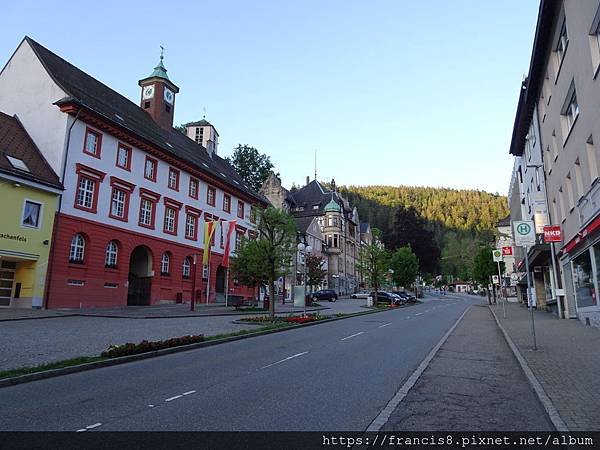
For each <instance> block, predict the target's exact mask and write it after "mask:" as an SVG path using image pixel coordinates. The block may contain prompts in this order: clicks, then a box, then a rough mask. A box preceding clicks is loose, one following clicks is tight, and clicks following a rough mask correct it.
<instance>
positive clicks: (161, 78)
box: [138, 47, 179, 130]
mask: <svg viewBox="0 0 600 450" xmlns="http://www.w3.org/2000/svg"><path fill="white" fill-rule="evenodd" d="M138 84H139V85H140V87H141V88H142V94H141V100H140V106H141V107H142V109H144V110H145V111H147V112H148V114H150V115H151V116H152V118H153V119H154V121H155V122H156V123H157V124H158V125H160V126H161V127H162V128H166V129H167V130H170V129H171V128H173V115H174V113H175V94H177V93H178V92H179V88H178V87H177V86H175V85H174V84H173V83H172V82H171V80H169V76H168V75H167V69H166V68H165V66H164V64H163V50H162V47H161V52H160V62H159V63H158V65H157V66H156V67H155V68H154V71H153V72H152V73H151V74H150V76H149V77H146V78H144V79H142V80H140V81H139V82H138Z"/></svg>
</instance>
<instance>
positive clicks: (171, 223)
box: [164, 206, 177, 232]
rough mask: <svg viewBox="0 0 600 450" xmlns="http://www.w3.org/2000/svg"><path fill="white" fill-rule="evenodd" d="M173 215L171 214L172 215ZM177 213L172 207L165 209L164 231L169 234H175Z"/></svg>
mask: <svg viewBox="0 0 600 450" xmlns="http://www.w3.org/2000/svg"><path fill="white" fill-rule="evenodd" d="M171 212H172V213H173V214H170V213H171ZM176 214H177V211H176V210H175V208H171V207H170V206H167V207H165V221H164V230H165V231H169V232H175V215H176Z"/></svg>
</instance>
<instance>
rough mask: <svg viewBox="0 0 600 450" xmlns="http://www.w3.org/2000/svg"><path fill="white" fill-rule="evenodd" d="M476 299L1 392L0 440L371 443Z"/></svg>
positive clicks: (429, 303) (441, 301) (441, 300)
mask: <svg viewBox="0 0 600 450" xmlns="http://www.w3.org/2000/svg"><path fill="white" fill-rule="evenodd" d="M481 302H482V300H480V299H479V298H475V297H473V298H465V297H458V296H457V297H454V296H452V295H448V296H443V297H430V298H428V299H426V301H425V302H424V303H423V304H419V305H415V306H412V307H409V308H401V309H397V310H391V311H387V312H382V313H379V314H372V315H366V316H360V317H355V318H350V319H345V320H340V321H336V322H332V323H328V324H323V325H317V326H312V327H307V328H302V329H297V330H292V331H287V332H283V333H276V334H271V335H266V336H260V337H256V338H251V339H245V340H241V341H236V342H231V343H228V344H222V345H217V346H213V347H207V348H203V349H198V350H193V351H187V352H182V353H177V354H173V355H167V356H163V357H159V358H153V359H149V360H144V361H138V362H133V363H129V364H124V365H119V366H114V367H107V368H102V369H96V370H92V371H87V372H81V373H76V374H71V375H66V376H62V377H57V378H51V379H46V380H40V381H36V382H32V383H27V384H21V385H17V386H11V387H7V388H3V389H0V405H2V412H3V414H2V420H1V421H0V430H60V431H75V430H88V431H90V430H102V431H107V430H129V431H132V430H155V431H162V430H165V431H166V430H198V431H206V430H238V431H239V430H257V431H263V430H264V431H267V430H268V431H284V430H314V431H318V430H339V431H345V430H348V431H363V430H365V429H366V428H367V426H368V425H369V424H370V423H371V421H372V420H373V419H374V418H375V417H376V416H377V415H378V414H379V412H380V411H381V410H382V409H383V408H384V407H385V405H386V404H387V403H388V401H389V400H390V399H391V398H392V397H393V396H394V394H395V393H396V391H397V390H398V388H399V386H400V385H401V384H402V383H403V382H404V380H405V379H406V378H408V377H409V376H410V374H411V373H412V372H413V370H414V369H415V368H416V367H417V366H418V365H419V363H420V362H421V361H422V360H423V359H424V358H425V356H426V355H427V354H428V353H429V351H430V350H431V348H433V346H434V345H435V344H436V343H437V342H438V341H439V340H440V338H441V337H442V336H443V335H444V334H445V333H446V331H447V330H448V329H449V328H450V327H451V326H452V325H453V324H454V322H455V321H456V320H457V318H458V317H459V316H460V315H461V314H462V313H463V311H464V310H465V309H466V308H467V307H468V306H469V305H471V304H473V303H481Z"/></svg>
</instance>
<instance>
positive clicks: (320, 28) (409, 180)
mask: <svg viewBox="0 0 600 450" xmlns="http://www.w3.org/2000/svg"><path fill="white" fill-rule="evenodd" d="M537 9H538V1H537V0H510V1H509V0H502V1H500V2H496V1H482V0H453V1H449V0H448V1H442V0H424V1H418V2H414V1H400V0H389V1H378V0H375V1H372V2H365V1H349V0H328V1H321V0H314V1H312V0H311V1H309V0H304V1H295V2H288V1H262V0H257V1H252V2H250V1H206V0H203V1H190V2H178V1H169V2H152V1H145V2H139V1H118V2H116V1H103V2H85V1H79V2H75V1H68V2H67V1H63V2H59V1H57V2H39V1H31V0H22V1H19V2H7V3H5V4H4V5H3V16H4V20H3V26H2V27H0V64H2V65H4V63H5V61H6V60H7V59H8V58H9V57H10V55H11V54H12V52H13V51H14V49H15V48H16V46H17V44H18V43H19V42H20V40H21V39H22V38H23V36H24V35H26V34H28V35H30V36H31V37H32V38H34V39H36V40H38V41H39V42H40V43H41V44H43V45H45V46H46V47H48V48H50V49H51V50H53V51H54V52H55V53H58V54H59V55H61V56H62V57H64V58H65V59H67V60H68V61H70V62H72V63H73V64H75V65H76V66H78V67H79V68H81V69H83V70H85V71H86V72H88V73H89V74H91V75H92V76H94V77H96V78H97V79H99V80H101V81H102V82H104V83H105V84H107V85H109V86H111V87H112V88H113V89H115V90H117V91H119V92H120V93H122V94H123V95H125V96H127V97H128V98H130V99H132V100H133V101H135V102H137V101H138V99H139V87H138V85H137V81H138V80H139V79H140V78H143V77H145V76H147V75H148V74H150V72H151V71H152V68H153V67H154V65H155V64H156V62H157V61H158V55H159V45H160V44H163V45H164V46H165V47H166V49H167V50H166V54H165V65H166V67H167V69H168V70H169V76H170V77H171V80H172V81H173V82H175V83H176V84H177V85H178V86H179V87H180V89H181V91H180V93H179V94H178V97H177V100H176V110H175V122H176V123H177V124H178V123H183V122H187V121H192V120H197V119H199V118H201V117H202V114H203V108H206V110H207V119H208V120H209V121H210V122H211V123H213V124H214V125H215V126H216V127H217V130H218V131H219V134H220V147H219V153H220V154H221V155H223V156H227V155H230V154H231V153H232V150H233V147H235V146H236V145H237V144H238V143H242V144H249V145H252V146H254V147H256V148H258V149H259V150H260V151H261V152H263V153H267V154H268V155H269V156H270V157H271V160H272V161H273V163H274V164H275V166H276V169H277V170H278V171H279V172H280V173H281V176H282V178H283V182H284V184H285V185H287V186H288V187H289V186H290V185H291V184H292V182H295V183H297V184H298V183H303V181H304V179H305V177H306V175H311V177H312V174H313V172H314V168H313V165H314V163H313V155H314V150H315V149H317V151H318V177H319V179H322V180H330V179H331V178H332V177H335V179H336V182H337V183H338V184H355V185H367V184H391V185H399V184H404V185H421V186H448V187H455V188H463V187H464V188H475V189H482V190H486V191H491V192H499V193H501V194H505V193H506V192H507V190H508V184H509V181H510V172H511V168H512V158H511V157H509V155H508V145H509V143H510V136H511V131H512V124H513V120H514V114H515V110H516V104H517V98H518V94H519V85H520V82H521V80H522V77H523V74H524V73H526V72H527V69H528V66H529V58H530V53H531V45H532V40H533V35H534V31H535V23H536V17H537ZM0 106H1V99H0ZM6 112H7V113H10V111H6Z"/></svg>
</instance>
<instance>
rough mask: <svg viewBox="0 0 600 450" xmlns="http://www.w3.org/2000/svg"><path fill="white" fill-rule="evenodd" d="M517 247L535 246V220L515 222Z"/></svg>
mask: <svg viewBox="0 0 600 450" xmlns="http://www.w3.org/2000/svg"><path fill="white" fill-rule="evenodd" d="M513 230H514V235H515V245H518V246H520V247H530V246H533V245H535V225H534V223H533V220H519V221H514V222H513Z"/></svg>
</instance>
